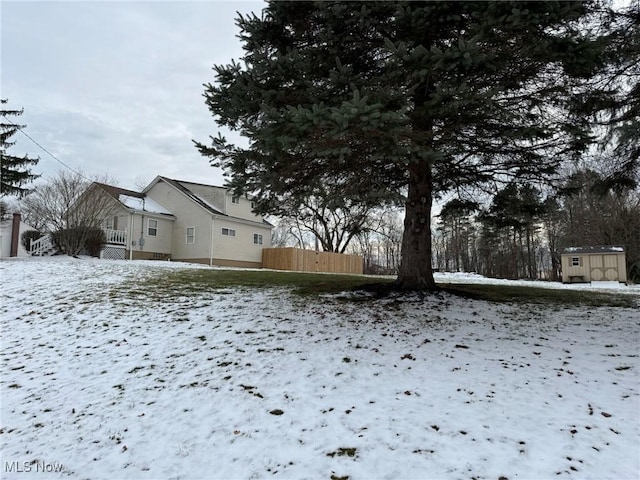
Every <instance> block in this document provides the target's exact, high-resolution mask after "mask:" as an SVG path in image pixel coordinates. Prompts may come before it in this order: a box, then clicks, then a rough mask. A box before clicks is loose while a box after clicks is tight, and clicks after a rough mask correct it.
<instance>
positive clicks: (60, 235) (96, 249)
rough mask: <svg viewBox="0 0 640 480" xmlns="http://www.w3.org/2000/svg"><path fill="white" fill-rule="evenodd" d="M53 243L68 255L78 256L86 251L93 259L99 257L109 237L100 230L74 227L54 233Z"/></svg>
mask: <svg viewBox="0 0 640 480" xmlns="http://www.w3.org/2000/svg"><path fill="white" fill-rule="evenodd" d="M53 242H54V243H55V245H56V247H58V249H59V250H60V251H61V252H62V253H66V254H67V255H71V256H76V255H79V254H80V253H82V252H83V251H86V252H87V253H88V254H89V255H91V256H92V257H98V256H100V250H102V247H104V245H105V244H106V243H107V237H106V236H105V233H104V232H103V231H102V229H100V228H92V227H74V228H67V229H62V230H58V231H57V232H54V233H53Z"/></svg>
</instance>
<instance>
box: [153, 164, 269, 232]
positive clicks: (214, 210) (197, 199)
mask: <svg viewBox="0 0 640 480" xmlns="http://www.w3.org/2000/svg"><path fill="white" fill-rule="evenodd" d="M160 181H163V182H166V183H167V184H169V185H171V186H173V187H174V188H176V189H177V190H179V191H180V192H182V193H183V194H184V195H185V196H187V197H188V198H189V199H191V200H192V201H193V202H194V203H196V204H197V205H199V206H201V207H202V208H204V209H205V210H207V211H208V212H209V213H211V214H213V215H220V216H223V217H228V218H230V219H231V218H232V219H234V220H237V221H243V222H250V223H258V222H253V221H251V220H245V219H241V218H238V217H233V216H231V215H228V214H226V213H224V212H223V211H222V210H221V209H219V208H218V207H216V206H215V205H213V204H212V203H211V202H209V201H207V199H205V198H202V197H201V196H199V195H197V194H196V193H194V192H193V191H192V190H191V189H190V188H189V186H190V185H196V186H199V187H207V188H215V189H220V190H222V191H224V192H225V194H226V192H228V191H229V189H228V188H226V187H219V186H216V185H207V184H205V183H195V182H187V181H184V180H176V179H173V178H168V177H163V176H161V175H158V176H157V177H156V178H155V179H153V181H152V182H151V183H150V184H149V185H147V187H146V188H145V189H144V190H143V193H146V192H147V191H149V190H150V189H151V188H152V187H153V186H154V185H155V184H157V183H158V182H160ZM262 224H263V225H266V226H267V227H271V228H273V225H272V224H271V223H270V222H267V221H266V220H264V219H263V220H262Z"/></svg>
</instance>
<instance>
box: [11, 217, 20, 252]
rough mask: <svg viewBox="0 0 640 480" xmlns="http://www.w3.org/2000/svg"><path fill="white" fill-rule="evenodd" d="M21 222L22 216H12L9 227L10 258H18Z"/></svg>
mask: <svg viewBox="0 0 640 480" xmlns="http://www.w3.org/2000/svg"><path fill="white" fill-rule="evenodd" d="M21 220H22V215H20V214H19V213H14V214H13V223H12V225H11V250H10V252H9V256H10V257H17V256H18V245H19V243H18V242H20V221H21Z"/></svg>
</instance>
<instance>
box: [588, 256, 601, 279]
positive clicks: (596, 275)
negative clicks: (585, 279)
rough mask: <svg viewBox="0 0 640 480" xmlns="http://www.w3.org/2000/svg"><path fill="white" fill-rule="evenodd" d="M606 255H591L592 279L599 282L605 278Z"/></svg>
mask: <svg viewBox="0 0 640 480" xmlns="http://www.w3.org/2000/svg"><path fill="white" fill-rule="evenodd" d="M603 256H604V255H590V256H589V263H590V265H591V272H590V274H591V280H593V281H596V282H599V281H602V280H604V259H603V258H602V257H603Z"/></svg>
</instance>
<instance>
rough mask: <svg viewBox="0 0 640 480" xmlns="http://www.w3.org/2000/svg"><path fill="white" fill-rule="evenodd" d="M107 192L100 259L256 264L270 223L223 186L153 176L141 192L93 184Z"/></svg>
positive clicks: (267, 238) (268, 239)
mask: <svg viewBox="0 0 640 480" xmlns="http://www.w3.org/2000/svg"><path fill="white" fill-rule="evenodd" d="M89 188H90V189H91V190H93V191H92V192H91V194H90V195H85V196H84V197H85V198H89V199H91V198H93V195H94V194H96V193H98V194H99V195H108V196H109V197H110V199H111V202H107V203H108V204H109V203H110V207H109V208H108V211H107V212H106V213H105V218H104V224H103V229H104V231H105V234H106V237H107V245H106V247H105V248H104V249H103V251H102V254H101V256H102V257H103V258H115V259H166V260H169V259H170V260H176V261H186V262H195V263H206V264H208V265H220V266H237V267H261V266H262V249H263V248H269V247H270V246H271V229H272V228H273V225H271V224H270V223H268V222H267V221H266V220H265V219H264V218H263V217H261V216H259V215H256V214H255V213H254V212H253V208H252V203H251V200H250V199H248V198H247V197H235V196H233V195H232V194H231V192H229V191H228V190H227V189H226V188H224V187H216V186H212V185H205V184H200V183H193V182H185V181H181V180H175V179H171V178H167V177H162V176H158V177H156V178H155V179H154V180H153V181H152V182H151V183H150V184H149V185H148V186H147V187H146V188H145V189H144V190H143V191H142V192H135V191H132V190H126V189H123V188H119V187H114V186H111V185H106V184H103V183H93V184H92V185H91V186H90V187H89Z"/></svg>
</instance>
